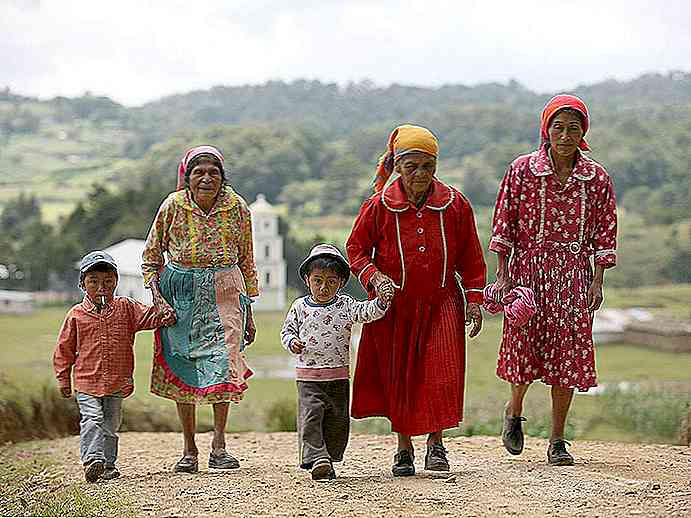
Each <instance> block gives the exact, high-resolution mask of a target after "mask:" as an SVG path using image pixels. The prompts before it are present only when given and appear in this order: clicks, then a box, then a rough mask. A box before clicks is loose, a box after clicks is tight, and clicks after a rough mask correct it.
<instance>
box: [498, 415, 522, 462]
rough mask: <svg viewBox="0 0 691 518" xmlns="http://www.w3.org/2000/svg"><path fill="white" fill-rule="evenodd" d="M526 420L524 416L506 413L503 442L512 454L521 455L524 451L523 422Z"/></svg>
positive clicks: (502, 431)
mask: <svg viewBox="0 0 691 518" xmlns="http://www.w3.org/2000/svg"><path fill="white" fill-rule="evenodd" d="M523 421H526V418H525V417H523V416H516V417H511V416H508V415H506V413H505V414H504V426H502V429H501V442H502V443H503V444H504V448H506V451H508V452H509V453H510V454H511V455H520V454H521V453H523V444H524V437H523V427H522V423H523Z"/></svg>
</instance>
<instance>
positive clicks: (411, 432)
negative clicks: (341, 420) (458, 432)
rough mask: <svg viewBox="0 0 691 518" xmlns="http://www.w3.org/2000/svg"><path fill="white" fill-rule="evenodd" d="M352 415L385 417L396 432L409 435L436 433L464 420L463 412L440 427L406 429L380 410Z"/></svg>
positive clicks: (352, 414)
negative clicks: (398, 425) (432, 428)
mask: <svg viewBox="0 0 691 518" xmlns="http://www.w3.org/2000/svg"><path fill="white" fill-rule="evenodd" d="M350 417H352V418H354V419H367V418H369V417H384V418H386V419H388V420H389V423H391V431H392V432H396V433H401V434H403V435H409V436H416V435H425V434H429V433H434V432H438V431H440V430H449V429H451V428H457V427H458V426H459V425H460V424H461V423H462V422H463V414H461V415H460V417H459V418H458V419H449V420H448V421H445V422H443V423H442V424H440V425H438V427H435V428H436V429H435V430H428V429H427V428H425V429H424V430H423V429H422V428H410V429H407V430H404V429H403V428H399V427H397V426H395V425H394V423H393V421H392V420H391V417H390V416H388V415H385V414H383V413H380V412H362V413H359V414H355V413H351V414H350Z"/></svg>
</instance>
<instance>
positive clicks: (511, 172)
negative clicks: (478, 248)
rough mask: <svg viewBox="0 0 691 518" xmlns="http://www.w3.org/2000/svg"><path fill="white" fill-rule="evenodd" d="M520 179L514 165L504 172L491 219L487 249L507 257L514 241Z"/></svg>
mask: <svg viewBox="0 0 691 518" xmlns="http://www.w3.org/2000/svg"><path fill="white" fill-rule="evenodd" d="M520 187H521V183H520V178H519V175H518V171H516V169H515V168H514V165H513V164H512V165H510V166H509V168H508V169H507V170H506V174H505V175H504V179H503V180H502V182H501V185H499V191H498V193H497V201H496V204H495V206H494V218H493V219H492V238H491V239H490V242H489V249H490V250H491V251H492V252H496V253H498V254H504V255H509V254H510V253H511V250H512V249H513V247H514V244H515V240H516V227H517V224H518V208H519V202H520V194H521V193H520Z"/></svg>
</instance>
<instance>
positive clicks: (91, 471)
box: [84, 460, 106, 482]
mask: <svg viewBox="0 0 691 518" xmlns="http://www.w3.org/2000/svg"><path fill="white" fill-rule="evenodd" d="M105 469H106V466H105V464H104V462H103V461H102V460H95V461H93V462H90V463H89V464H87V465H86V466H84V478H85V479H86V481H87V482H96V481H97V480H98V479H99V478H101V475H103V472H104V471H105Z"/></svg>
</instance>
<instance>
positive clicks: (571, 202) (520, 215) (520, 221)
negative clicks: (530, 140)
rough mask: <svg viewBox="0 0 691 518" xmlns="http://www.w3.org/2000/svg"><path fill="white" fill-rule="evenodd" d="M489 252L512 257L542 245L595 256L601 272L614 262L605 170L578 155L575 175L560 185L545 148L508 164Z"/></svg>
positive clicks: (611, 201) (613, 217)
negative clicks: (517, 251)
mask: <svg viewBox="0 0 691 518" xmlns="http://www.w3.org/2000/svg"><path fill="white" fill-rule="evenodd" d="M492 226H493V228H492V239H491V241H490V245H489V249H490V250H492V251H493V252H497V253H501V254H506V255H508V254H510V253H511V251H512V249H518V250H527V249H531V248H533V247H536V246H540V245H541V244H542V243H544V242H551V243H556V244H559V245H563V246H566V247H568V248H569V249H570V250H571V251H572V252H574V253H581V251H583V252H585V253H586V254H587V255H589V256H595V263H596V264H598V265H601V266H603V267H605V268H611V267H612V266H614V265H615V264H616V257H617V254H616V248H617V245H616V239H617V207H616V200H615V195H614V186H613V185H612V179H611V178H610V176H609V175H608V174H607V172H606V171H605V169H604V168H603V167H602V166H601V165H600V164H598V163H597V162H595V161H594V160H592V159H590V158H588V157H587V156H585V155H584V154H582V153H579V155H578V158H577V160H576V164H575V167H574V171H573V174H572V175H571V176H570V177H569V178H568V180H567V181H566V184H565V185H563V186H562V185H561V184H560V183H559V182H558V180H557V179H556V178H555V175H554V173H553V171H552V167H551V163H550V160H549V155H548V153H547V148H546V146H542V147H541V148H540V149H539V150H537V151H535V152H534V153H531V154H530V155H524V156H521V157H519V158H517V159H516V160H514V162H513V163H512V164H511V165H510V166H509V169H508V171H507V172H506V175H505V176H504V180H503V181H502V183H501V186H500V187H499V194H498V196H497V203H496V207H495V211H494V222H493V225H492Z"/></svg>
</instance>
